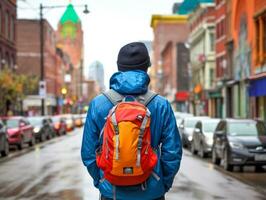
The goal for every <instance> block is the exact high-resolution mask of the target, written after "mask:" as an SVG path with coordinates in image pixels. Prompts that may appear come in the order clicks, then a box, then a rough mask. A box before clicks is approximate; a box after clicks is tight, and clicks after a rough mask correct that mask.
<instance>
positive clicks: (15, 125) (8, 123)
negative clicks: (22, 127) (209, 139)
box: [4, 119, 19, 128]
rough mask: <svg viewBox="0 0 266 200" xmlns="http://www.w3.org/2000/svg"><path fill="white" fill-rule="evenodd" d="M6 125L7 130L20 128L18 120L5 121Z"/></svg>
mask: <svg viewBox="0 0 266 200" xmlns="http://www.w3.org/2000/svg"><path fill="white" fill-rule="evenodd" d="M4 123H5V124H6V126H7V128H18V127H19V125H18V123H19V120H18V119H8V120H5V121H4Z"/></svg>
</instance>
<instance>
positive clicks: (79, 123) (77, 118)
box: [73, 114, 83, 127]
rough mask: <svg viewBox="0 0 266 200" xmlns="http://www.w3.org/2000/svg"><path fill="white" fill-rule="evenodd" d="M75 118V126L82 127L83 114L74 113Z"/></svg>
mask: <svg viewBox="0 0 266 200" xmlns="http://www.w3.org/2000/svg"><path fill="white" fill-rule="evenodd" d="M73 119H74V124H75V127H82V126H83V122H82V117H81V115H79V114H76V115H73Z"/></svg>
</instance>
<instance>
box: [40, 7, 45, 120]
mask: <svg viewBox="0 0 266 200" xmlns="http://www.w3.org/2000/svg"><path fill="white" fill-rule="evenodd" d="M43 43H44V38H43V6H42V4H40V67H41V68H40V72H41V74H40V81H41V82H43V81H44V55H43V53H44V45H43ZM41 101H42V102H41V110H42V113H41V114H42V116H43V115H45V97H42V99H41Z"/></svg>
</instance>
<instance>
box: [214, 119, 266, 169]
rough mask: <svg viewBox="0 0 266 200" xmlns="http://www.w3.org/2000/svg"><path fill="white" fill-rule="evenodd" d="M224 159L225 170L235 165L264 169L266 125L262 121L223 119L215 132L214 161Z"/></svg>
mask: <svg viewBox="0 0 266 200" xmlns="http://www.w3.org/2000/svg"><path fill="white" fill-rule="evenodd" d="M221 160H222V161H223V162H222V163H223V166H224V169H225V170H228V171H232V170H233V167H234V166H244V165H255V166H256V170H262V169H263V168H262V166H263V165H266V127H265V125H264V123H263V122H262V121H255V120H249V119H247V120H244V119H243V120H240V119H226V120H222V121H221V122H220V123H219V124H218V126H217V128H216V130H215V133H214V138H213V149H212V162H213V163H214V164H217V165H219V164H220V163H221Z"/></svg>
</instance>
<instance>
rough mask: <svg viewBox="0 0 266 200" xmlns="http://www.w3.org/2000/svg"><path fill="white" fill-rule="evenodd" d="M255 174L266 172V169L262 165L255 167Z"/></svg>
mask: <svg viewBox="0 0 266 200" xmlns="http://www.w3.org/2000/svg"><path fill="white" fill-rule="evenodd" d="M255 172H264V168H263V167H262V166H260V165H258V166H255Z"/></svg>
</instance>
